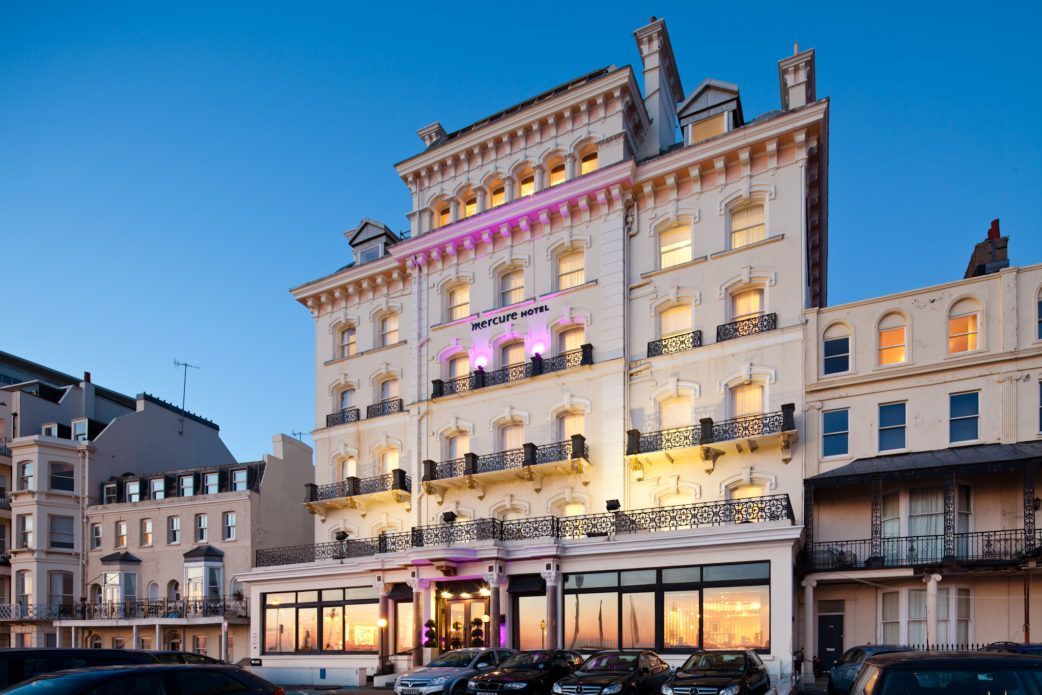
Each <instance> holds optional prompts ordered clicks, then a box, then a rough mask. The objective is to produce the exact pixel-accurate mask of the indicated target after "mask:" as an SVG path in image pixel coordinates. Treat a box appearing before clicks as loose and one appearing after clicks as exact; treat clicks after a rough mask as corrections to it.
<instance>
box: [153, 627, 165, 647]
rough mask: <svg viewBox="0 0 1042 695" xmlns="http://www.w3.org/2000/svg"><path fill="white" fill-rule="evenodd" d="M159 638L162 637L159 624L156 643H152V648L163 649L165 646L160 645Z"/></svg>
mask: <svg viewBox="0 0 1042 695" xmlns="http://www.w3.org/2000/svg"><path fill="white" fill-rule="evenodd" d="M159 637H160V633H159V623H156V641H155V642H153V643H152V648H153V649H162V648H163V645H162V644H160V642H159Z"/></svg>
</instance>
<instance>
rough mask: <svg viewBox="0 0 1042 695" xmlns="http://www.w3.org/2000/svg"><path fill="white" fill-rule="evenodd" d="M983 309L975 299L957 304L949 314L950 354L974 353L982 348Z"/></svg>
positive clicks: (964, 300)
mask: <svg viewBox="0 0 1042 695" xmlns="http://www.w3.org/2000/svg"><path fill="white" fill-rule="evenodd" d="M980 315H981V307H980V304H979V303H978V302H977V300H975V299H963V300H961V301H958V302H956V303H955V306H953V307H952V308H951V311H950V312H949V313H948V352H949V353H951V354H956V353H959V352H972V351H973V350H976V349H977V348H978V347H980V343H979V337H980V326H979V324H980Z"/></svg>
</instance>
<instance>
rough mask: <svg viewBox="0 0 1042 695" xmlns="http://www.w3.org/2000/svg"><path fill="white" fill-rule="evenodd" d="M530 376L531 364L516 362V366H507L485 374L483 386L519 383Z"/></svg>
mask: <svg viewBox="0 0 1042 695" xmlns="http://www.w3.org/2000/svg"><path fill="white" fill-rule="evenodd" d="M530 376H532V363H531V362H518V363H517V364H508V365H507V366H505V367H503V368H501V369H494V370H492V371H491V372H485V386H495V385H496V384H508V383H510V382H511V381H521V380H522V379H527V378H529V377H530Z"/></svg>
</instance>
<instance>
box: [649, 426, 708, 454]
mask: <svg viewBox="0 0 1042 695" xmlns="http://www.w3.org/2000/svg"><path fill="white" fill-rule="evenodd" d="M701 431H702V430H701V428H700V427H675V428H673V429H670V430H659V431H658V432H646V433H644V434H641V435H640V444H639V447H638V449H637V451H635V452H633V453H639V454H643V453H647V452H649V451H666V450H668V449H683V448H684V447H689V446H698V444H699V436H700V433H701Z"/></svg>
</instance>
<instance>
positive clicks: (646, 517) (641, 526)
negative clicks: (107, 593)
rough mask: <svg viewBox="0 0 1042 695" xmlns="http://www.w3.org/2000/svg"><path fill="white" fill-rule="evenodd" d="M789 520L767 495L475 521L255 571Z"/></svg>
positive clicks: (272, 559)
mask: <svg viewBox="0 0 1042 695" xmlns="http://www.w3.org/2000/svg"><path fill="white" fill-rule="evenodd" d="M776 521H788V522H789V523H790V524H791V523H793V521H794V517H793V513H792V504H791V503H790V501H789V496H788V495H768V496H765V497H750V498H747V499H740V500H722V501H717V502H699V503H697V504H681V505H676V506H671V507H655V508H651V509H637V510H633V511H628V512H624V511H618V512H604V513H600V514H583V515H580V516H566V517H558V516H542V517H533V518H527V519H514V520H510V521H501V520H499V519H474V520H472V521H460V522H453V523H445V524H434V525H430V526H417V527H414V528H413V529H412V530H411V531H403V532H396V533H387V534H383V535H380V536H377V537H375V538H363V539H350V538H349V539H346V540H344V541H342V542H332V543H319V544H315V545H298V546H292V547H288V548H270V549H262V550H258V551H257V555H256V566H257V567H274V566H278V565H289V564H296V563H308V562H319V561H325V560H345V559H351V558H357V557H369V556H373V555H378V554H381V553H391V552H401V551H405V550H409V549H410V548H422V547H432V546H435V547H436V546H445V545H457V544H465V543H474V542H482V541H492V542H495V543H500V542H509V541H524V540H533V539H541V538H553V539H558V540H575V539H579V538H588V537H599V536H615V535H620V534H628V533H652V532H661V531H679V530H686V529H696V528H706V527H713V526H725V525H732V524H751V523H766V522H776Z"/></svg>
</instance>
